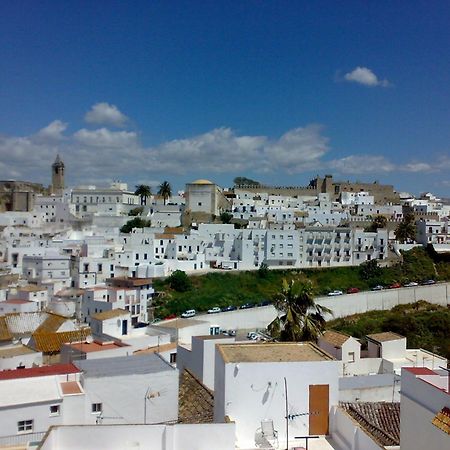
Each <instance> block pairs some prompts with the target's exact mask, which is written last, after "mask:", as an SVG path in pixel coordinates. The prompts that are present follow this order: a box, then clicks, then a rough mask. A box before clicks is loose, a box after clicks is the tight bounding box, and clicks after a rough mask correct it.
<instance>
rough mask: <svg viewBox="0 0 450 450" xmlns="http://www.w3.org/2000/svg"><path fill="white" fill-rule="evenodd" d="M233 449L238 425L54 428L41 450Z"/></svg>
mask: <svg viewBox="0 0 450 450" xmlns="http://www.w3.org/2000/svg"><path fill="white" fill-rule="evenodd" d="M150 443H151V449H152V450H211V449H214V450H234V449H235V426H234V424H232V423H227V424H194V425H191V424H176V425H115V426H101V425H93V426H83V427H81V426H70V427H56V428H53V429H52V430H51V432H50V434H49V435H48V436H47V438H46V439H45V441H44V442H43V444H42V446H41V447H40V448H41V450H60V449H64V450H79V449H80V448H82V449H84V450H98V449H102V448H107V449H108V450H123V449H129V448H135V449H139V448H143V449H148V448H150V447H149V445H150Z"/></svg>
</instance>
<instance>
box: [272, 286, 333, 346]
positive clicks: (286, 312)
mask: <svg viewBox="0 0 450 450" xmlns="http://www.w3.org/2000/svg"><path fill="white" fill-rule="evenodd" d="M274 305H275V308H276V309H277V310H278V315H277V317H276V318H275V319H274V320H273V321H272V322H271V323H270V324H269V326H268V330H269V333H270V334H271V336H272V337H273V338H275V339H278V340H280V341H295V342H297V341H317V339H318V337H319V336H320V335H321V334H322V332H323V330H324V329H325V318H324V315H325V314H331V310H330V309H328V308H326V307H324V306H320V305H318V304H316V303H315V301H314V297H313V295H312V285H311V283H310V282H309V281H306V282H302V281H300V280H291V281H290V282H288V281H287V280H286V279H284V280H283V283H282V288H281V290H280V292H279V293H278V294H276V296H275V298H274Z"/></svg>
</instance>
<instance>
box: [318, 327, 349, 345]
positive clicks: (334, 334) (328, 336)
mask: <svg viewBox="0 0 450 450" xmlns="http://www.w3.org/2000/svg"><path fill="white" fill-rule="evenodd" d="M322 338H323V339H324V340H325V341H326V342H328V343H329V344H331V345H334V346H335V347H337V348H341V347H342V344H344V342H347V341H348V339H349V338H350V336H349V335H348V334H344V333H341V332H339V331H334V330H328V331H325V333H323V336H322Z"/></svg>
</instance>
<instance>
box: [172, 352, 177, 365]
mask: <svg viewBox="0 0 450 450" xmlns="http://www.w3.org/2000/svg"><path fill="white" fill-rule="evenodd" d="M176 362H177V354H176V353H171V354H170V364H175V363H176Z"/></svg>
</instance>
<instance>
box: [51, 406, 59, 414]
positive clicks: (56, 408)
mask: <svg viewBox="0 0 450 450" xmlns="http://www.w3.org/2000/svg"><path fill="white" fill-rule="evenodd" d="M59 412H60V409H59V405H51V406H50V415H51V416H59Z"/></svg>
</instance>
